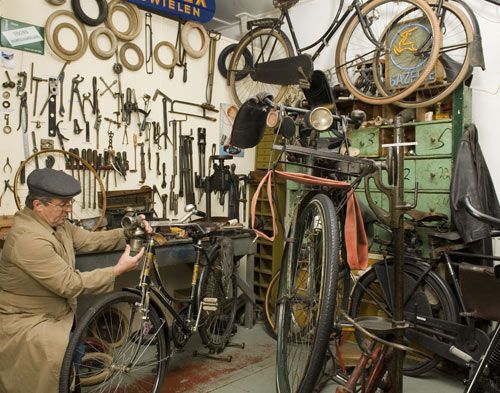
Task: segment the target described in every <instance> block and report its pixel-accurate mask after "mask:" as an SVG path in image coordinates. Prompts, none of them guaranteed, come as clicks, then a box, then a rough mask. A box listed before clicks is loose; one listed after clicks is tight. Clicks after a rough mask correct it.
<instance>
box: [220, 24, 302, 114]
mask: <svg viewBox="0 0 500 393" xmlns="http://www.w3.org/2000/svg"><path fill="white" fill-rule="evenodd" d="M278 45H279V46H280V47H278ZM247 52H249V53H250V54H251V56H252V62H251V67H250V68H248V67H247V66H246V65H245V64H246V63H247V60H248V59H247V57H246V56H247ZM293 54H294V51H293V47H292V44H291V43H290V40H289V39H288V37H287V36H286V35H285V34H284V33H283V32H282V31H281V30H276V29H271V28H257V29H253V30H251V31H249V32H248V33H247V34H245V35H244V36H243V38H242V39H241V40H240V42H239V43H238V46H237V47H236V49H235V50H234V52H233V56H232V57H231V61H230V63H229V70H228V78H227V83H228V84H229V88H230V91H231V96H232V98H233V100H234V102H235V103H236V105H238V106H241V104H242V103H243V102H245V101H246V100H247V99H248V98H250V97H254V96H256V95H257V94H258V93H262V92H266V93H268V94H271V95H272V96H273V97H274V101H275V102H279V101H280V100H281V99H282V98H283V96H284V95H285V93H286V90H287V86H281V85H273V84H269V83H262V82H257V81H254V80H253V79H252V75H251V73H252V70H253V68H254V66H255V64H257V63H258V62H260V61H262V59H264V60H265V61H270V60H278V59H283V58H287V57H291V56H293Z"/></svg>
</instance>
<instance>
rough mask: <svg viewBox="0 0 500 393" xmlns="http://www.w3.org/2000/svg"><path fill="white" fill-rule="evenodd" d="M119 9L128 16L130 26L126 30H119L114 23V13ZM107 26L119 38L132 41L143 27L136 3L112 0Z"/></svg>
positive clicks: (109, 5)
mask: <svg viewBox="0 0 500 393" xmlns="http://www.w3.org/2000/svg"><path fill="white" fill-rule="evenodd" d="M117 10H120V11H122V12H123V13H124V14H125V15H126V16H127V18H128V21H129V27H128V29H127V30H126V31H125V32H122V31H119V30H118V29H116V27H115V25H114V24H113V14H114V13H115V11H117ZM106 26H107V27H108V28H109V29H110V30H111V31H112V32H113V33H114V34H115V36H116V37H117V38H118V39H120V40H122V41H132V40H133V39H134V38H136V37H137V36H138V35H139V33H140V32H141V29H142V19H141V16H140V13H139V8H138V7H137V6H136V5H134V4H131V3H125V2H121V0H111V2H110V3H109V4H108V17H107V18H106Z"/></svg>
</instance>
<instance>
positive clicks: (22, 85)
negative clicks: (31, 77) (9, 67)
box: [16, 71, 28, 97]
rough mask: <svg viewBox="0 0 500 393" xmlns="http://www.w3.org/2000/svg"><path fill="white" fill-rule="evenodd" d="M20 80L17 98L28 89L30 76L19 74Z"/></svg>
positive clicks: (24, 73)
mask: <svg viewBox="0 0 500 393" xmlns="http://www.w3.org/2000/svg"><path fill="white" fill-rule="evenodd" d="M17 76H18V77H19V79H18V80H17V87H16V96H17V97H19V96H20V95H21V93H22V92H23V91H24V90H25V89H26V82H27V80H28V75H27V74H26V72H24V71H21V72H18V73H17Z"/></svg>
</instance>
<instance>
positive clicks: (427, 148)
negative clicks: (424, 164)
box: [415, 121, 453, 156]
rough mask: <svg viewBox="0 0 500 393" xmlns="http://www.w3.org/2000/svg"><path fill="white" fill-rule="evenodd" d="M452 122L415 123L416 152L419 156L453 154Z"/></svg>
mask: <svg viewBox="0 0 500 393" xmlns="http://www.w3.org/2000/svg"><path fill="white" fill-rule="evenodd" d="M452 136H453V133H452V128H451V122H449V121H447V122H440V123H425V124H418V125H415V139H416V141H417V146H416V153H417V155H418V156H428V155H436V154H439V155H444V154H451V149H452V143H451V141H452Z"/></svg>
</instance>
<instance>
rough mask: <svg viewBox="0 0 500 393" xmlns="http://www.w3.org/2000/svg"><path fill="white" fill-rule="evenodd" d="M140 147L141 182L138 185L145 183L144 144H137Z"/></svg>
mask: <svg viewBox="0 0 500 393" xmlns="http://www.w3.org/2000/svg"><path fill="white" fill-rule="evenodd" d="M139 146H140V147H141V180H139V183H141V184H143V183H144V182H145V181H146V159H145V156H146V153H145V152H144V142H141V143H139Z"/></svg>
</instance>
